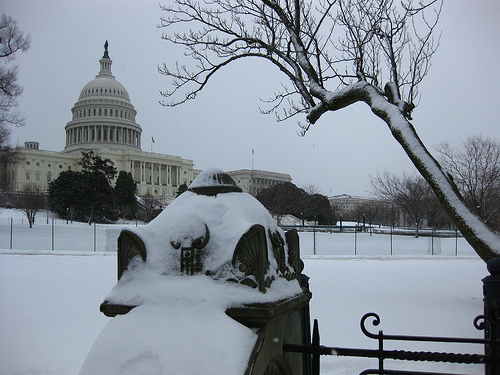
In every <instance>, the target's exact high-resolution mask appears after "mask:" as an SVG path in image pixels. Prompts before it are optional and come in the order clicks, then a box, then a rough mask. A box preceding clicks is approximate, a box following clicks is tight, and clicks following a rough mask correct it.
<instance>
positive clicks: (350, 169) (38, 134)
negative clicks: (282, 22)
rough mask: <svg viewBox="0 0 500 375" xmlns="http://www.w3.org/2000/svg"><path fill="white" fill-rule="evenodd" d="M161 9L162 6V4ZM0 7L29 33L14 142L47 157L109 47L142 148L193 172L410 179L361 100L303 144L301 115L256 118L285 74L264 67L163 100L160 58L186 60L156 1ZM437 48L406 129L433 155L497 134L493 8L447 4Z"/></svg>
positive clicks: (498, 58) (357, 185)
mask: <svg viewBox="0 0 500 375" xmlns="http://www.w3.org/2000/svg"><path fill="white" fill-rule="evenodd" d="M159 1H160V3H166V2H167V1H168V0H164V1H163V2H162V1H161V0H159ZM1 4H2V6H1V10H2V12H5V13H6V14H8V15H11V16H12V17H13V18H14V19H16V20H17V21H18V25H19V27H20V28H21V29H22V30H23V31H24V32H26V33H30V34H31V41H32V42H31V49H30V50H29V51H28V52H27V53H26V54H22V55H18V56H17V59H16V62H17V63H18V65H19V82H20V83H21V84H22V85H23V86H24V92H23V95H22V97H21V98H20V109H21V110H22V111H23V112H24V114H25V115H26V116H27V123H26V126H25V127H23V128H17V129H13V132H12V137H11V140H12V141H13V142H14V143H19V144H24V142H25V141H38V142H40V148H42V149H44V150H53V151H60V150H62V149H64V146H65V132H64V126H65V125H66V123H67V122H68V121H70V120H71V108H72V106H73V105H74V104H75V102H76V101H77V100H78V96H79V94H80V90H81V89H82V88H83V86H84V85H85V84H86V83H87V82H89V81H91V80H92V79H94V77H95V75H96V74H97V73H98V72H99V59H100V58H101V56H102V54H103V45H104V42H105V41H106V40H108V41H109V55H110V57H111V59H112V60H113V65H112V71H113V75H114V76H115V78H116V79H117V80H118V81H119V82H120V83H122V84H123V85H124V86H125V88H126V89H127V91H128V92H129V95H130V98H131V101H132V104H133V105H134V107H135V109H136V110H137V112H138V114H137V118H136V120H137V122H138V123H139V125H140V126H141V127H142V130H143V132H142V149H143V150H144V151H151V142H150V140H151V137H152V136H154V139H155V144H154V145H153V152H159V153H165V154H171V155H178V156H182V157H183V158H187V159H192V160H193V161H194V163H195V168H198V169H206V168H211V167H219V168H222V169H224V170H234V169H243V168H248V169H250V168H251V167H252V149H254V150H255V154H254V157H253V161H254V167H255V169H263V170H269V171H273V172H283V173H289V174H290V175H291V176H292V178H293V182H294V183H295V184H296V185H298V186H302V185H305V184H315V185H317V186H318V187H319V188H320V189H321V192H322V193H323V194H325V195H330V194H332V195H333V194H342V193H346V194H353V195H362V196H367V195H368V191H369V188H370V186H369V185H370V184H369V175H370V174H371V175H374V174H375V173H376V171H377V170H379V171H381V172H382V171H384V170H388V171H390V172H392V173H397V174H400V173H402V172H403V171H404V172H407V173H416V169H415V168H414V166H413V165H412V164H411V163H410V161H409V159H408V157H407V156H406V155H405V154H404V152H403V151H402V149H401V147H400V146H399V144H398V143H397V142H396V141H395V140H394V139H393V137H392V135H391V134H390V131H389V129H388V127H387V126H386V125H385V124H384V123H383V122H382V121H381V120H379V119H378V118H376V117H375V116H374V115H373V114H372V113H371V112H370V110H369V109H368V107H367V106H366V105H365V104H356V105H354V106H352V107H350V108H347V109H344V110H342V111H340V112H336V113H329V114H327V115H325V116H324V117H322V118H321V119H320V121H319V122H318V123H317V124H316V125H314V127H312V128H311V130H310V131H309V132H308V133H307V135H306V136H305V137H299V136H298V135H297V132H298V130H299V129H298V127H297V121H299V120H302V121H303V120H304V119H303V118H299V117H296V118H295V119H291V120H288V121H286V122H281V123H278V122H276V121H275V118H274V116H272V115H267V116H266V115H262V114H260V113H259V106H261V105H262V103H261V101H260V98H264V99H265V98H268V97H270V96H272V93H273V91H274V90H275V89H279V87H280V86H279V85H280V82H281V81H282V80H283V79H284V78H283V77H282V76H281V75H280V74H279V72H277V71H276V69H275V68H274V67H273V66H271V65H268V64H265V63H263V62H260V61H252V62H251V64H248V63H245V62H240V63H237V64H235V65H233V66H229V67H228V69H226V70H225V71H222V72H221V73H220V74H219V75H218V76H217V77H215V78H216V79H214V80H213V81H212V82H211V83H210V84H209V85H208V86H207V87H206V88H205V89H204V92H202V93H201V94H200V95H199V96H198V97H197V99H196V100H194V101H191V102H189V103H187V104H184V105H182V106H177V107H175V108H166V107H163V106H161V105H160V104H159V103H158V102H159V101H160V100H161V99H162V97H161V96H160V94H159V90H162V89H163V90H166V89H169V86H168V80H167V79H166V78H165V77H163V76H161V75H160V74H159V73H158V72H157V66H158V65H159V64H161V63H162V62H164V61H176V60H181V59H182V58H183V56H182V55H180V54H179V53H178V52H176V53H174V52H173V51H172V50H171V49H170V45H169V44H167V42H165V41H162V40H161V39H160V37H161V33H162V30H161V29H157V28H156V25H157V24H158V23H159V18H160V17H161V15H162V12H161V11H160V8H159V6H158V0H75V1H67V0H43V1H41V0H1ZM439 30H440V31H442V37H441V46H440V48H439V50H438V52H437V53H436V55H435V56H434V57H433V60H432V62H433V66H432V68H431V71H430V73H429V75H428V76H427V77H426V79H425V81H424V82H423V83H422V84H421V86H420V92H421V94H422V99H421V102H420V104H419V106H418V107H417V108H416V110H415V111H414V120H413V122H412V123H413V124H414V126H415V128H416V130H417V132H418V134H419V135H420V137H421V138H422V140H423V142H424V144H426V146H427V147H428V148H429V149H430V151H431V152H432V153H435V151H434V147H435V146H436V145H437V144H439V143H440V142H442V141H448V142H449V143H450V144H452V145H456V146H459V145H460V144H461V142H462V141H463V140H464V139H465V138H466V137H467V136H469V135H474V134H480V135H483V136H485V137H489V138H495V139H497V140H498V139H499V138H500V123H499V120H500V106H499V104H498V102H499V98H498V97H499V93H498V90H499V88H500V72H499V70H500V69H499V68H500V1H498V0H445V4H444V8H443V13H442V16H441V21H440V24H439Z"/></svg>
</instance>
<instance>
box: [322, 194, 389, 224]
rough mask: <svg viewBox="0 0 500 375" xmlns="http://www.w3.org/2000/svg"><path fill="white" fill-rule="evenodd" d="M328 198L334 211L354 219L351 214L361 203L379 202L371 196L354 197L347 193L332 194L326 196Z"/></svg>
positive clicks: (345, 217)
mask: <svg viewBox="0 0 500 375" xmlns="http://www.w3.org/2000/svg"><path fill="white" fill-rule="evenodd" d="M328 200H329V201H330V206H332V208H333V209H334V210H335V212H337V213H338V214H340V215H342V217H343V218H344V219H354V217H353V216H354V214H355V212H356V210H357V209H358V208H359V207H361V206H362V205H365V204H369V203H373V202H377V203H380V202H379V201H376V200H374V199H372V198H363V197H356V196H353V195H347V194H341V195H334V196H331V197H330V198H328Z"/></svg>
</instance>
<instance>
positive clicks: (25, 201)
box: [16, 185, 46, 228]
mask: <svg viewBox="0 0 500 375" xmlns="http://www.w3.org/2000/svg"><path fill="white" fill-rule="evenodd" d="M45 207H46V201H45V194H43V192H41V191H40V187H39V186H34V185H27V186H25V188H24V190H23V191H21V192H20V193H19V195H18V197H17V200H16V208H18V209H20V210H21V211H23V212H24V214H25V215H26V217H27V218H28V223H29V226H30V228H33V224H34V223H35V216H36V214H37V213H38V211H40V210H41V209H43V208H45Z"/></svg>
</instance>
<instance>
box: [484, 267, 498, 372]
mask: <svg viewBox="0 0 500 375" xmlns="http://www.w3.org/2000/svg"><path fill="white" fill-rule="evenodd" d="M488 271H489V273H490V275H489V276H486V277H485V278H484V279H483V294H484V300H483V301H484V316H485V317H486V319H487V320H488V321H489V324H487V325H486V329H485V331H484V336H485V339H491V340H492V345H488V344H486V347H485V353H486V354H487V355H490V357H491V358H492V359H495V358H496V359H497V360H498V358H500V345H498V344H493V341H494V340H497V341H498V340H499V339H500V258H493V259H491V260H490V261H489V262H488ZM485 374H490V375H499V374H500V363H498V362H496V363H495V362H493V363H490V364H487V365H486V371H485Z"/></svg>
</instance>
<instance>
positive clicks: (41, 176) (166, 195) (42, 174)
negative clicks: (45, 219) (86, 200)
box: [7, 42, 197, 201]
mask: <svg viewBox="0 0 500 375" xmlns="http://www.w3.org/2000/svg"><path fill="white" fill-rule="evenodd" d="M107 47H108V44H107V42H106V44H105V51H104V55H103V57H102V58H101V59H100V60H99V63H100V71H99V74H97V76H96V77H95V79H93V80H92V81H90V82H89V83H87V84H86V85H85V86H84V87H83V89H82V90H81V92H80V96H79V98H78V101H77V102H76V103H75V105H74V106H73V108H72V109H71V112H72V114H73V116H72V119H71V121H69V122H68V123H67V124H66V127H65V130H66V147H65V148H64V150H63V151H61V152H55V151H46V150H41V149H40V148H39V143H38V142H36V141H29V142H25V147H24V149H22V151H21V157H22V160H21V162H20V163H17V164H11V165H8V166H7V178H8V182H9V185H10V189H11V190H13V191H20V190H23V189H24V188H25V186H26V185H30V184H31V185H36V186H38V187H39V188H40V189H41V190H42V191H46V190H47V187H48V183H49V182H50V181H52V180H53V179H55V178H57V177H58V176H59V173H61V172H62V171H66V170H79V169H80V167H79V165H78V161H79V160H80V159H81V157H82V154H81V153H82V151H90V150H93V151H94V152H96V153H97V154H98V155H99V156H100V157H101V158H103V159H111V161H112V162H113V163H114V166H115V167H116V168H117V170H118V171H122V170H123V171H126V172H131V173H132V176H133V178H134V180H135V181H136V182H137V194H138V195H147V194H151V195H154V196H156V197H157V198H159V199H161V198H163V200H166V201H168V200H170V199H171V198H173V197H175V195H176V193H177V189H178V187H179V185H181V184H183V183H185V184H187V185H189V184H190V183H191V182H192V181H193V179H194V178H195V177H196V174H197V171H196V170H194V169H193V166H194V163H193V161H192V160H188V159H183V158H182V157H180V156H172V155H164V154H158V153H151V152H145V151H142V150H141V133H142V129H141V126H140V125H139V124H137V123H136V122H135V116H136V114H137V111H136V110H135V108H134V106H133V105H132V103H131V102H130V97H129V94H128V92H127V90H126V89H125V87H124V86H123V85H122V84H121V83H120V82H118V81H117V80H116V79H115V77H114V76H113V75H112V73H111V64H112V60H111V59H110V58H109V55H108V49H107Z"/></svg>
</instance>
